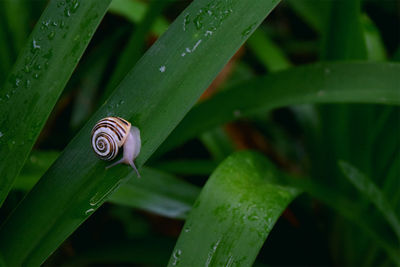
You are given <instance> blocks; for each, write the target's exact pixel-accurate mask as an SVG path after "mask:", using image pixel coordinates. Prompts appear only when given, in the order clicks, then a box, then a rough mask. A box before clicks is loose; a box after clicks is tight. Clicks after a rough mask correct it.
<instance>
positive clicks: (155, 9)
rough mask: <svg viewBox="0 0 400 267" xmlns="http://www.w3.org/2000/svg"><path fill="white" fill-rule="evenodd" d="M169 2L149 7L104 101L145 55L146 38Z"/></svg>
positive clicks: (120, 61) (153, 2)
mask: <svg viewBox="0 0 400 267" xmlns="http://www.w3.org/2000/svg"><path fill="white" fill-rule="evenodd" d="M167 4H169V1H162V2H161V3H160V1H157V0H152V1H151V3H150V4H149V7H148V9H147V11H146V13H145V15H144V17H143V19H142V20H141V21H140V23H139V24H138V26H137V27H136V28H135V30H134V32H133V34H132V36H131V37H130V39H129V41H128V43H127V44H126V46H125V48H124V50H123V51H122V53H121V55H120V57H119V59H118V63H117V65H116V67H115V70H114V72H113V74H112V75H111V77H110V80H109V81H108V84H107V87H106V89H105V93H104V96H103V97H104V99H107V98H108V97H109V96H110V94H111V92H112V91H113V90H114V89H115V87H116V86H117V85H118V84H119V83H120V82H121V80H122V79H123V78H124V77H125V75H126V74H127V73H128V72H129V70H130V69H131V68H132V67H133V66H135V64H136V62H137V61H138V60H139V58H140V56H141V55H142V54H143V50H144V47H145V39H146V36H147V34H148V32H149V30H150V28H151V26H152V25H153V24H154V22H155V21H156V19H157V18H158V17H159V15H160V14H161V12H162V11H163V9H164V8H165V7H166V5H167Z"/></svg>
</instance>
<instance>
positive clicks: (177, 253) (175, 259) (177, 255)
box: [172, 249, 182, 266]
mask: <svg viewBox="0 0 400 267" xmlns="http://www.w3.org/2000/svg"><path fill="white" fill-rule="evenodd" d="M181 255H182V250H180V249H177V250H175V252H174V254H172V257H173V261H172V265H173V266H176V265H178V263H179V259H180V257H181Z"/></svg>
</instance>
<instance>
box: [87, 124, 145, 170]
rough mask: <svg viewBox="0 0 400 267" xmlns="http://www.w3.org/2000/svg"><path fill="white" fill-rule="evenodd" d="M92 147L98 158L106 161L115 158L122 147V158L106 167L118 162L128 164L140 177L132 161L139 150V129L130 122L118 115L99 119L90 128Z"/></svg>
mask: <svg viewBox="0 0 400 267" xmlns="http://www.w3.org/2000/svg"><path fill="white" fill-rule="evenodd" d="M92 147H93V150H94V152H95V153H96V155H97V156H98V157H99V158H101V159H102V160H108V161H110V160H113V159H115V157H116V156H117V155H118V151H119V148H121V147H123V149H124V155H123V157H122V159H121V160H119V161H117V162H116V163H114V164H112V165H111V166H109V167H107V168H110V167H112V166H115V165H117V164H119V163H125V164H129V165H131V166H132V168H133V169H134V170H135V171H136V173H137V174H138V176H139V177H140V174H139V172H138V171H137V169H136V166H135V164H134V162H133V161H134V159H135V158H136V157H137V156H138V154H139V152H140V147H141V140H140V131H139V129H138V128H137V127H134V126H132V125H131V123H130V122H128V121H126V120H124V119H122V118H119V117H107V118H104V119H101V120H100V121H98V122H97V123H96V125H95V126H94V127H93V130H92Z"/></svg>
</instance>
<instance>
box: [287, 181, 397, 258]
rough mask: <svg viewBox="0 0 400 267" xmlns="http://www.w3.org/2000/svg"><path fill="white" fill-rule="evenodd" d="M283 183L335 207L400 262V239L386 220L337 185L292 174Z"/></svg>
mask: <svg viewBox="0 0 400 267" xmlns="http://www.w3.org/2000/svg"><path fill="white" fill-rule="evenodd" d="M282 183H284V184H287V185H288V186H291V187H294V188H297V189H298V190H302V191H304V192H306V193H307V194H309V195H310V196H312V197H314V198H316V199H318V200H319V201H321V202H322V203H324V204H326V205H327V206H329V207H331V208H332V209H334V210H335V211H336V212H337V213H338V214H340V215H341V216H342V217H344V218H346V219H347V220H349V221H350V222H352V223H354V224H355V226H357V227H358V228H359V229H361V230H362V231H364V232H365V233H366V234H367V235H368V236H369V237H370V238H371V239H372V240H373V242H374V244H376V245H378V246H380V247H381V248H383V249H384V250H385V251H386V253H387V254H388V255H389V256H390V257H391V258H392V260H393V261H394V262H396V263H397V264H399V263H400V256H399V253H398V247H399V243H398V240H396V238H395V237H394V236H393V233H392V232H389V233H388V231H386V230H387V229H385V227H382V225H384V224H382V223H385V221H382V220H379V219H380V218H374V217H371V214H370V211H369V210H365V206H363V205H360V203H357V201H355V200H354V198H349V197H347V196H345V195H344V194H343V193H342V192H340V190H339V189H338V187H337V186H336V187H335V188H333V187H332V186H326V185H324V184H322V183H321V182H320V181H317V180H312V179H306V178H297V177H295V178H294V177H290V176H285V177H282ZM377 219H378V220H377Z"/></svg>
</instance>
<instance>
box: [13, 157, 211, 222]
mask: <svg viewBox="0 0 400 267" xmlns="http://www.w3.org/2000/svg"><path fill="white" fill-rule="evenodd" d="M59 154H60V153H59V152H56V151H34V152H33V153H32V154H31V155H30V156H29V158H28V160H27V162H26V164H25V166H24V168H22V170H21V174H20V175H19V176H18V178H17V180H16V181H15V183H14V185H13V189H14V190H21V191H29V190H30V189H31V188H32V187H33V186H34V185H35V184H36V183H37V182H38V181H39V178H40V177H41V176H42V175H43V174H44V173H45V171H46V170H47V169H48V168H49V167H50V165H51V164H52V163H53V162H54V161H55V160H56V159H57V157H58V156H59ZM195 163H196V162H190V163H189V165H190V166H193V164H195ZM164 164H168V162H166V163H164ZM182 164H185V165H187V164H188V163H187V162H182V163H180V164H176V163H175V164H173V165H178V166H177V167H181V165H182ZM203 164H205V165H206V167H204V168H208V169H207V170H208V173H211V170H210V168H211V167H214V165H211V164H210V163H209V162H204V163H203ZM141 176H142V179H130V180H129V181H128V182H127V183H125V184H122V185H121V186H120V188H119V189H118V190H117V191H116V192H115V193H114V194H112V195H111V196H110V198H109V200H108V201H109V202H111V203H114V204H120V205H124V206H128V207H132V208H138V209H142V210H146V211H149V212H153V213H156V214H159V215H162V216H166V217H170V218H178V219H183V218H185V217H186V214H187V212H188V211H189V210H190V209H191V206H192V205H193V203H194V200H195V198H196V197H197V195H198V194H199V192H200V189H199V188H198V187H196V186H194V185H191V184H189V183H188V182H186V181H184V180H181V179H178V178H176V177H174V176H172V175H169V174H166V173H164V172H161V171H158V170H155V169H151V168H143V169H142V171H141ZM89 212H91V210H90V209H89Z"/></svg>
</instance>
